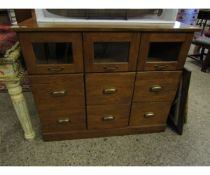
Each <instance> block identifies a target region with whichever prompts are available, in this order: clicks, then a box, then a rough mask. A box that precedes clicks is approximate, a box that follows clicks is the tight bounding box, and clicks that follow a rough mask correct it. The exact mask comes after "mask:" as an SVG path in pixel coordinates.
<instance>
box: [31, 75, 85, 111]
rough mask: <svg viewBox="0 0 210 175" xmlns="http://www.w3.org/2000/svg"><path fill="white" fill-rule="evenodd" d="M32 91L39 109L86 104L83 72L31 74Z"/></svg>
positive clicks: (63, 107)
mask: <svg viewBox="0 0 210 175" xmlns="http://www.w3.org/2000/svg"><path fill="white" fill-rule="evenodd" d="M30 82H31V84H32V92H33V94H34V98H35V101H36V104H37V106H38V109H39V110H43V109H49V110H51V109H54V108H58V109H65V108H66V109H68V108H74V107H78V106H81V107H82V106H84V104H85V102H84V81H83V75H82V74H74V75H49V76H48V75H46V76H44V75H42V76H30Z"/></svg>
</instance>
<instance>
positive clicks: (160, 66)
mask: <svg viewBox="0 0 210 175" xmlns="http://www.w3.org/2000/svg"><path fill="white" fill-rule="evenodd" d="M154 67H155V69H156V70H164V69H166V68H168V65H155V66H154Z"/></svg>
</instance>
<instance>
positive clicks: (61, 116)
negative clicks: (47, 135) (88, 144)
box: [39, 107, 86, 132]
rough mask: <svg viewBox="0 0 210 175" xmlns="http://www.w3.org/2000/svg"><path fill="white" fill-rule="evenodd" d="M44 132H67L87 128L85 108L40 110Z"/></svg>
mask: <svg viewBox="0 0 210 175" xmlns="http://www.w3.org/2000/svg"><path fill="white" fill-rule="evenodd" d="M39 115H40V120H41V123H42V130H43V132H65V131H71V130H84V129H86V120H85V108H84V107H83V108H72V109H70V110H68V109H66V110H44V111H40V114H39Z"/></svg>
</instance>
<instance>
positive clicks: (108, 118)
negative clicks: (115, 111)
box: [103, 115, 115, 121]
mask: <svg viewBox="0 0 210 175" xmlns="http://www.w3.org/2000/svg"><path fill="white" fill-rule="evenodd" d="M114 119H115V117H114V116H113V115H106V116H104V117H103V120H104V121H110V120H114Z"/></svg>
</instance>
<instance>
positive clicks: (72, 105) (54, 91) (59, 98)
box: [19, 29, 192, 140]
mask: <svg viewBox="0 0 210 175" xmlns="http://www.w3.org/2000/svg"><path fill="white" fill-rule="evenodd" d="M167 30H168V31H167V32H164V31H162V32H160V31H159V32H156V31H154V29H153V31H150V32H148V31H141V30H139V31H129V30H128V31H124V32H121V31H104V32H102V31H94V30H93V31H81V30H78V31H77V32H75V31H68V32H67V31H56V32H55V31H32V32H24V31H23V32H20V33H19V39H20V43H21V46H22V50H23V55H24V58H25V61H26V65H27V69H28V73H29V77H30V82H31V85H32V92H33V95H34V99H35V102H36V106H37V109H38V112H39V117H40V121H41V125H42V134H43V138H44V140H62V139H72V138H86V137H96V136H110V135H124V134H133V133H134V134H136V133H142V132H160V131H164V129H165V127H166V120H167V116H168V113H169V109H170V106H171V104H172V101H173V99H174V97H175V94H176V91H177V87H178V85H179V81H180V77H181V76H182V68H183V66H184V63H185V59H186V54H187V52H188V49H189V46H190V42H191V39H192V32H188V33H185V32H171V31H170V30H169V29H167Z"/></svg>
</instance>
